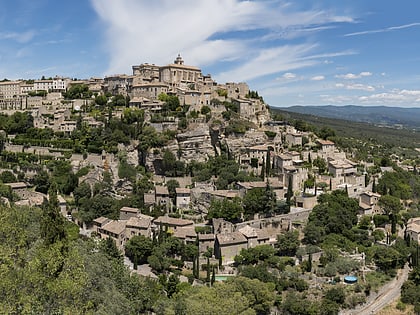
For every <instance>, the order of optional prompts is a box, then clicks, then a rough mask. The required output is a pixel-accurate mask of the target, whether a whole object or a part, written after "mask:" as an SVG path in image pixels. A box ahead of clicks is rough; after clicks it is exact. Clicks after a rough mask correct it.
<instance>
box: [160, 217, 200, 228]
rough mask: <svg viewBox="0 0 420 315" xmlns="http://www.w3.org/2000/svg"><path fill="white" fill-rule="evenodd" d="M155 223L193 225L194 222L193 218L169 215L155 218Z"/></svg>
mask: <svg viewBox="0 0 420 315" xmlns="http://www.w3.org/2000/svg"><path fill="white" fill-rule="evenodd" d="M154 223H156V224H168V225H173V226H188V225H193V224H194V222H193V221H191V220H184V219H178V218H171V217H168V216H160V217H158V218H157V219H155V221H154Z"/></svg>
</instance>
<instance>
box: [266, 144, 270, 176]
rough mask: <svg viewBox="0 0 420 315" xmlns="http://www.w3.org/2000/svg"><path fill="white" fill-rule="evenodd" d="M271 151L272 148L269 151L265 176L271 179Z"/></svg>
mask: <svg viewBox="0 0 420 315" xmlns="http://www.w3.org/2000/svg"><path fill="white" fill-rule="evenodd" d="M270 152H271V150H270V148H269V149H268V150H267V158H266V159H265V175H266V176H267V177H270V174H271V154H270Z"/></svg>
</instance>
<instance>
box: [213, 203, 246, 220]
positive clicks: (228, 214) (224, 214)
mask: <svg viewBox="0 0 420 315" xmlns="http://www.w3.org/2000/svg"><path fill="white" fill-rule="evenodd" d="M242 213H243V209H242V206H241V204H240V199H239V198H234V199H233V200H229V199H227V198H225V199H223V200H217V199H213V200H212V201H211V203H210V208H209V212H208V216H207V217H208V218H209V219H213V218H223V219H225V220H227V221H229V222H238V221H239V220H240V218H241V215H242Z"/></svg>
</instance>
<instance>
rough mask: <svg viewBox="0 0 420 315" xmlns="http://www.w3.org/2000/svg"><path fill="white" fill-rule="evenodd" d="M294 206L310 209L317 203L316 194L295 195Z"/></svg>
mask: <svg viewBox="0 0 420 315" xmlns="http://www.w3.org/2000/svg"><path fill="white" fill-rule="evenodd" d="M295 199H296V206H297V207H299V208H304V209H312V208H313V207H315V206H316V205H317V204H318V201H317V196H309V195H308V196H306V195H303V194H301V195H300V196H296V198H295Z"/></svg>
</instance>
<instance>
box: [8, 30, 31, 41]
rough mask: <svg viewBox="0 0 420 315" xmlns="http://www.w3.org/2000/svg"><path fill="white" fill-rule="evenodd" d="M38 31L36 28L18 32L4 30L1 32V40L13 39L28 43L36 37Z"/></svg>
mask: <svg viewBox="0 0 420 315" xmlns="http://www.w3.org/2000/svg"><path fill="white" fill-rule="evenodd" d="M35 35H36V32H35V31H34V30H28V31H25V32H22V33H17V32H3V33H0V40H4V39H12V40H15V41H17V42H19V43H27V42H29V41H31V40H32V38H34V36H35Z"/></svg>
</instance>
